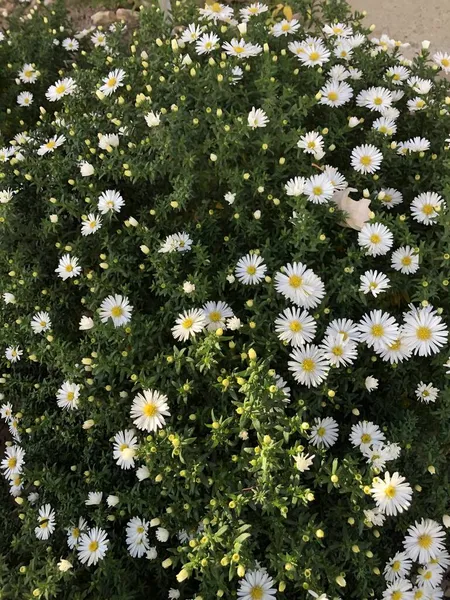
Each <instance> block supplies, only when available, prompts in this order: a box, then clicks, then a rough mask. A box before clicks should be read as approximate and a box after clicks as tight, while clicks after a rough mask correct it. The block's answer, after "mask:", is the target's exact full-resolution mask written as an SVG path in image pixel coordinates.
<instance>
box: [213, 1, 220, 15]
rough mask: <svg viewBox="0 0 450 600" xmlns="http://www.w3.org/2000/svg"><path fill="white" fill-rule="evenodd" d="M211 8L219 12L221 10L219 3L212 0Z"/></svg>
mask: <svg viewBox="0 0 450 600" xmlns="http://www.w3.org/2000/svg"><path fill="white" fill-rule="evenodd" d="M211 10H212V11H213V12H217V13H219V12H220V11H221V8H220V4H219V3H218V2H214V4H213V5H212V6H211Z"/></svg>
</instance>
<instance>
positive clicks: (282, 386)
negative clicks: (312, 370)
mask: <svg viewBox="0 0 450 600" xmlns="http://www.w3.org/2000/svg"><path fill="white" fill-rule="evenodd" d="M275 385H276V387H277V389H278V391H279V392H281V393H282V395H283V396H284V397H283V402H286V403H287V404H289V402H290V401H291V388H290V387H289V386H288V384H287V381H285V380H284V379H283V378H282V377H281V376H280V375H275Z"/></svg>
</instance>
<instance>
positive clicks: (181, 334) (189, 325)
mask: <svg viewBox="0 0 450 600" xmlns="http://www.w3.org/2000/svg"><path fill="white" fill-rule="evenodd" d="M205 326H206V319H205V313H204V312H203V310H201V309H191V310H186V311H184V312H183V313H180V314H179V315H178V317H177V319H176V321H175V325H174V326H173V327H172V335H173V337H174V338H175V339H176V340H181V341H182V342H185V341H186V340H187V339H188V338H190V337H195V336H196V334H197V333H200V332H201V331H203V329H204V328H205Z"/></svg>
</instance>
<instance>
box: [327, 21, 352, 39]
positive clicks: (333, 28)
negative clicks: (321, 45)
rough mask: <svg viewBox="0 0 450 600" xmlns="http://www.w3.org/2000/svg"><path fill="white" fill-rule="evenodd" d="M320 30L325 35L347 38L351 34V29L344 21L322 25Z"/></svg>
mask: <svg viewBox="0 0 450 600" xmlns="http://www.w3.org/2000/svg"><path fill="white" fill-rule="evenodd" d="M322 31H323V32H324V34H325V35H326V36H327V37H333V36H335V37H339V38H347V37H349V36H350V35H352V34H353V29H352V28H351V27H350V26H349V25H345V23H332V24H331V25H324V26H323V27H322Z"/></svg>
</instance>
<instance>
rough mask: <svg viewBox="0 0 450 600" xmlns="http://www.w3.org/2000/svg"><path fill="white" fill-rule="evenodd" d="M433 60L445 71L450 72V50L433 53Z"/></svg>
mask: <svg viewBox="0 0 450 600" xmlns="http://www.w3.org/2000/svg"><path fill="white" fill-rule="evenodd" d="M433 61H434V62H435V63H436V64H437V65H438V67H440V68H441V69H442V70H443V71H444V73H450V54H448V52H436V54H433Z"/></svg>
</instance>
